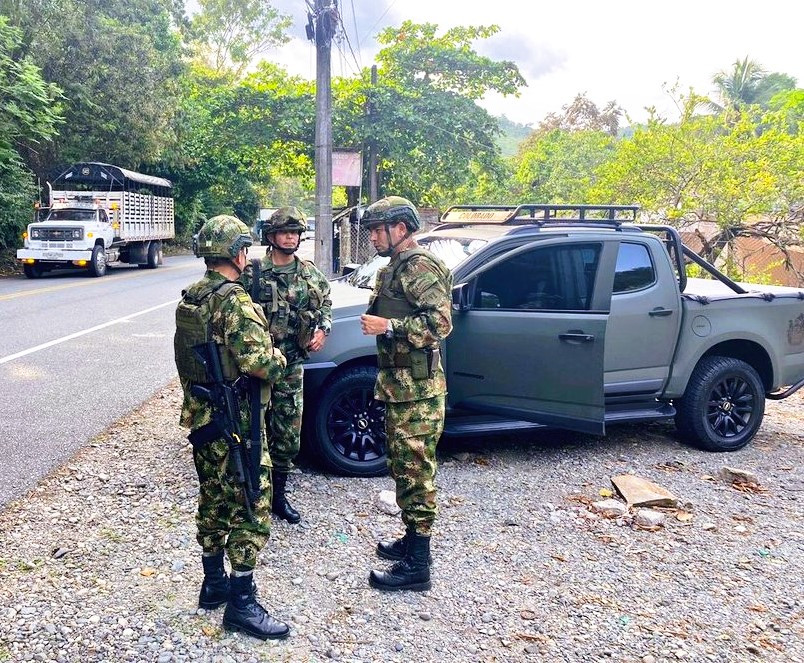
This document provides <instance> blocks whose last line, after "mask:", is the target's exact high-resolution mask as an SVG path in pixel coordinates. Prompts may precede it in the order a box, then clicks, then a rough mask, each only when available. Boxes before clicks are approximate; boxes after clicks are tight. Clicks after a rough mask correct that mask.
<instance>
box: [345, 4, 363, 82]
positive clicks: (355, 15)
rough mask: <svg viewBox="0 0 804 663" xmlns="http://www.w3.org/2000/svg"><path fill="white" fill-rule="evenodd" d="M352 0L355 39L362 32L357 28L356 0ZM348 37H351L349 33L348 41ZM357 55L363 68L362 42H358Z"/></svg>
mask: <svg viewBox="0 0 804 663" xmlns="http://www.w3.org/2000/svg"><path fill="white" fill-rule="evenodd" d="M350 2H351V4H352V22H353V23H354V24H355V39H357V38H358V36H359V35H360V33H359V32H358V30H357V12H356V11H355V0H350ZM345 31H346V28H344V32H345ZM348 37H349V35H347V41H348ZM350 48H351V45H350ZM357 55H358V57H359V58H360V68H361V69H362V68H363V58H361V57H360V44H358V46H357Z"/></svg>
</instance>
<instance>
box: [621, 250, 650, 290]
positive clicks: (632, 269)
mask: <svg viewBox="0 0 804 663" xmlns="http://www.w3.org/2000/svg"><path fill="white" fill-rule="evenodd" d="M655 282H656V270H655V269H654V268H653V262H651V259H650V253H649V252H648V247H646V246H645V245H644V244H634V243H633V242H622V243H621V244H620V250H619V252H618V253H617V267H616V268H615V270H614V286H613V292H614V294H617V293H619V292H631V291H633V290H641V289H642V288H647V287H648V286H649V285H653V284H654V283H655Z"/></svg>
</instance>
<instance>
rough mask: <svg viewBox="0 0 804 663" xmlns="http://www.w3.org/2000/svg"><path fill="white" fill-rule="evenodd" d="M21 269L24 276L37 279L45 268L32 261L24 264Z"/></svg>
mask: <svg viewBox="0 0 804 663" xmlns="http://www.w3.org/2000/svg"><path fill="white" fill-rule="evenodd" d="M22 271H23V272H24V273H25V276H26V277H27V278H29V279H38V278H40V277H41V276H42V274H44V273H45V270H44V269H42V267H41V266H40V265H38V264H36V263H34V264H33V265H30V264H27V263H26V264H24V265H23V266H22Z"/></svg>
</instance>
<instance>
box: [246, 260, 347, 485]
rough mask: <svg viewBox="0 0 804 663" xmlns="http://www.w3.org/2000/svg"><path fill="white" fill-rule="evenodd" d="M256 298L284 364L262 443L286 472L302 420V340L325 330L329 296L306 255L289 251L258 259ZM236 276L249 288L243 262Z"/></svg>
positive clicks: (277, 467)
mask: <svg viewBox="0 0 804 663" xmlns="http://www.w3.org/2000/svg"><path fill="white" fill-rule="evenodd" d="M259 278H260V289H259V301H258V303H259V304H260V306H261V307H262V309H263V310H264V312H265V315H266V317H267V318H268V320H269V325H270V331H271V336H272V338H273V340H274V343H276V345H277V347H278V348H279V349H280V350H281V351H282V354H283V355H285V357H286V358H287V362H288V363H287V368H286V369H285V371H284V373H283V374H282V376H280V378H279V379H278V380H277V381H276V382H275V383H274V385H273V391H272V401H271V411H270V412H269V413H268V421H267V422H266V423H267V427H268V444H269V448H270V451H271V460H272V462H273V466H274V470H275V472H280V473H287V472H289V471H290V470H291V468H292V467H293V459H294V458H296V456H297V455H298V453H299V440H300V434H301V423H302V408H303V401H302V392H303V383H302V378H303V371H302V363H303V362H304V360H305V359H307V357H309V356H310V353H309V351H308V350H307V344H308V343H309V342H310V340H311V339H312V336H313V332H314V331H315V330H316V329H321V330H322V331H324V333H325V334H329V331H330V329H331V328H332V300H331V299H330V286H329V282H328V281H327V278H326V277H325V276H324V274H322V273H321V271H320V270H319V269H318V268H317V267H316V266H315V265H314V264H313V263H312V262H310V261H308V260H301V259H299V258H298V257H296V256H294V259H293V262H292V263H291V264H289V265H283V266H277V265H274V262H273V260H272V257H271V253H270V252H269V253H267V254H266V256H265V258H263V260H262V263H261V265H260V277H259ZM241 280H242V282H243V285H244V286H245V288H246V289H247V290H248V291H249V292H253V290H252V280H253V273H252V268H251V267H249V268H248V269H247V270H246V271H245V272H244V274H243V277H242V279H241Z"/></svg>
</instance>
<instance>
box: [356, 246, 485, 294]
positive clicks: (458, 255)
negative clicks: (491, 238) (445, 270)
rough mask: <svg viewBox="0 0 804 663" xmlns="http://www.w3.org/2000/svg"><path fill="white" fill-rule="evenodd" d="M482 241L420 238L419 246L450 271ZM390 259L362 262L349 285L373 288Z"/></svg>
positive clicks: (477, 247) (378, 258) (375, 257)
mask: <svg viewBox="0 0 804 663" xmlns="http://www.w3.org/2000/svg"><path fill="white" fill-rule="evenodd" d="M486 243H487V242H486V240H484V239H472V238H468V237H459V238H454V237H421V238H419V246H421V247H422V248H425V249H428V250H430V251H432V252H433V253H434V254H435V255H437V256H438V257H439V258H441V260H442V261H443V262H444V264H445V265H446V266H447V267H449V268H450V269H453V268H455V267H456V266H457V265H459V264H460V263H461V262H462V261H463V260H464V259H465V258H467V257H468V256H470V255H472V254H473V253H474V252H475V251H477V250H478V249H479V248H480V247H482V246H485V245H486ZM389 261H390V258H383V257H382V256H378V255H375V256H373V257H371V258H369V259H368V260H367V261H366V262H364V263H363V264H362V265H360V267H358V268H357V269H356V270H355V271H354V272H352V273H351V274H350V275H349V283H351V284H352V285H354V286H357V287H358V288H373V287H374V280H375V278H376V276H377V272H379V271H380V269H382V268H383V267H385V266H386V265H387V264H388V262H389Z"/></svg>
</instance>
